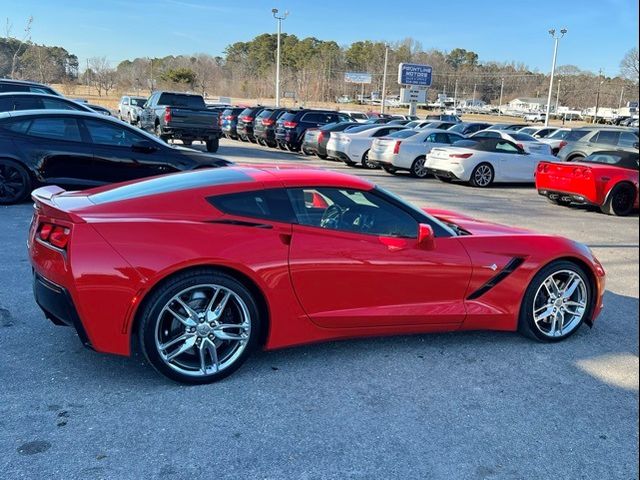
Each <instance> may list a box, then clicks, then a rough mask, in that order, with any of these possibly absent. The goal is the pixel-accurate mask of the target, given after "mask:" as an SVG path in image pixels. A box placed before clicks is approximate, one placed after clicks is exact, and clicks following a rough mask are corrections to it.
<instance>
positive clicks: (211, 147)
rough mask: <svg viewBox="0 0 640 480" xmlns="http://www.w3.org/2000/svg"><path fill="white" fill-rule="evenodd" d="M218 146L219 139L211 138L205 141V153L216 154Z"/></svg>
mask: <svg viewBox="0 0 640 480" xmlns="http://www.w3.org/2000/svg"><path fill="white" fill-rule="evenodd" d="M219 146H220V139H219V138H212V139H211V140H207V152H211V153H213V152H217V151H218V147H219Z"/></svg>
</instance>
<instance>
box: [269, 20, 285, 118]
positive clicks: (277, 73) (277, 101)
mask: <svg viewBox="0 0 640 480" xmlns="http://www.w3.org/2000/svg"><path fill="white" fill-rule="evenodd" d="M271 13H272V14H273V18H275V19H276V22H277V24H278V39H277V43H278V45H277V47H276V107H279V106H280V35H281V34H282V21H283V20H284V19H285V18H287V16H288V15H289V12H288V11H287V12H284V15H282V16H278V9H277V8H272V9H271Z"/></svg>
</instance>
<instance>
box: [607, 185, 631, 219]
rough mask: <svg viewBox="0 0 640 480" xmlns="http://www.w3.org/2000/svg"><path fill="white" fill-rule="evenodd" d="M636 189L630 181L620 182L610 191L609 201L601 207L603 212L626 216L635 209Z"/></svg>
mask: <svg viewBox="0 0 640 480" xmlns="http://www.w3.org/2000/svg"><path fill="white" fill-rule="evenodd" d="M636 195H637V193H636V189H635V187H634V186H633V185H630V184H628V183H619V184H618V185H616V186H615V187H613V190H611V192H610V193H609V197H608V198H607V201H606V202H605V203H604V205H602V206H601V207H600V210H601V211H602V213H606V214H607V215H615V216H618V217H624V216H626V215H629V214H630V213H631V212H632V211H633V206H634V203H635V200H636Z"/></svg>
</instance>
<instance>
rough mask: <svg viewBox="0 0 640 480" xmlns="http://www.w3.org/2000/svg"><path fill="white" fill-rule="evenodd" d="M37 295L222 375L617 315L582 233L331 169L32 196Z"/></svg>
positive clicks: (151, 355) (181, 176) (163, 360)
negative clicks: (337, 353)
mask: <svg viewBox="0 0 640 480" xmlns="http://www.w3.org/2000/svg"><path fill="white" fill-rule="evenodd" d="M33 199H34V201H35V214H34V217H33V222H32V225H31V230H30V233H29V252H30V257H31V263H32V265H33V273H34V292H35V298H36V301H37V302H38V304H39V305H40V307H41V308H42V310H43V311H44V313H45V315H46V316H47V317H48V318H49V319H50V320H51V321H53V323H55V324H67V325H73V326H74V327H75V329H76V330H77V332H78V334H79V336H80V338H81V340H82V341H83V342H84V343H85V345H87V346H90V347H91V348H93V349H95V350H97V351H99V352H105V353H113V354H119V355H129V353H130V351H131V343H132V340H133V338H132V337H133V336H134V334H137V336H138V338H139V341H140V344H141V345H142V350H143V351H144V353H145V355H146V357H147V359H148V360H149V362H150V363H151V364H152V365H153V366H154V367H155V368H156V369H157V370H158V371H160V372H161V373H163V374H164V375H166V376H168V377H170V378H172V379H175V380H178V381H182V382H187V383H207V382H211V381H214V380H218V379H220V378H223V377H225V376H227V375H229V374H230V373H232V372H233V371H234V370H236V369H237V368H238V367H239V366H240V365H241V364H242V362H244V360H245V359H246V358H247V356H248V355H249V354H250V352H251V351H252V350H254V349H256V348H265V349H275V348H281V347H287V346H290V345H299V344H304V343H309V342H317V341H322V340H330V339H340V338H351V337H358V336H365V335H386V334H409V333H423V332H446V331H453V330H479V329H486V330H507V331H515V330H520V331H521V332H522V333H524V334H526V335H528V336H530V337H532V338H534V339H538V340H541V341H549V342H552V341H558V340H562V339H564V338H566V337H568V336H569V335H571V334H572V333H574V332H575V331H576V329H577V328H578V327H579V326H580V325H581V324H582V323H583V322H584V323H587V324H588V325H592V324H593V322H594V320H595V319H596V317H597V316H598V314H599V313H600V310H601V308H602V296H603V293H604V283H605V273H604V270H603V268H602V266H601V265H600V263H599V262H598V261H597V260H596V259H595V258H594V256H593V254H592V253H591V251H590V250H589V249H588V248H587V247H586V246H584V245H581V244H579V243H576V242H574V241H571V240H568V239H565V238H560V237H554V236H549V235H540V234H537V233H533V232H528V231H525V230H519V229H514V228H510V227H506V226H502V225H497V224H492V223H487V222H482V221H479V220H475V219H473V218H470V217H466V216H464V215H459V214H455V213H451V212H446V211H436V210H431V211H423V210H420V209H418V208H416V207H413V206H411V205H410V204H407V203H405V202H404V201H402V200H400V199H399V198H398V197H396V196H394V195H393V194H391V193H389V192H387V191H385V190H382V189H381V188H379V187H376V186H375V185H373V184H371V183H369V182H367V181H365V180H363V179H360V178H358V177H353V176H349V175H344V174H339V173H335V172H330V171H324V170H320V169H304V168H275V167H253V168H248V167H246V168H243V167H228V168H220V169H211V170H200V171H195V172H188V173H178V174H174V175H166V176H160V177H154V178H151V179H146V180H142V181H134V182H130V183H125V184H118V185H111V186H107V187H101V188H97V189H93V190H86V191H84V192H65V191H64V190H62V189H61V188H59V187H43V188H40V189H38V190H36V191H35V192H34V193H33Z"/></svg>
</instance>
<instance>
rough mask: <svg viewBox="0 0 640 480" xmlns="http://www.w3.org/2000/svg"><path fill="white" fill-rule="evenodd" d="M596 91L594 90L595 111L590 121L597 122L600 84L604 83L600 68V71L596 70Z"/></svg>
mask: <svg viewBox="0 0 640 480" xmlns="http://www.w3.org/2000/svg"><path fill="white" fill-rule="evenodd" d="M598 80H599V82H598V91H597V92H596V111H595V112H594V114H593V122H591V123H598V108H599V107H600V87H602V84H603V83H604V80H603V79H602V69H600V71H599V72H598Z"/></svg>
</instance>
